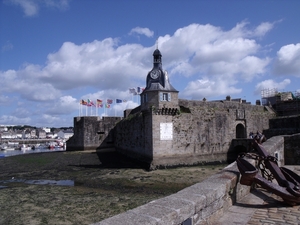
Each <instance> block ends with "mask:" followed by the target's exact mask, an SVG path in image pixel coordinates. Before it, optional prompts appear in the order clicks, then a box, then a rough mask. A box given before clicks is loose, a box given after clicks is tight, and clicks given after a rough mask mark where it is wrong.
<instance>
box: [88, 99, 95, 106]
mask: <svg viewBox="0 0 300 225" xmlns="http://www.w3.org/2000/svg"><path fill="white" fill-rule="evenodd" d="M87 106H95V104H94V102H93V101H91V100H89V99H88V104H87Z"/></svg>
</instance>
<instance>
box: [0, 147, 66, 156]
mask: <svg viewBox="0 0 300 225" xmlns="http://www.w3.org/2000/svg"><path fill="white" fill-rule="evenodd" d="M55 151H65V150H64V148H54V149H49V148H36V149H34V150H33V149H30V150H2V151H0V158H4V157H9V156H15V155H23V154H33V153H40V152H55Z"/></svg>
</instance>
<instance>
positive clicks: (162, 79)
mask: <svg viewBox="0 0 300 225" xmlns="http://www.w3.org/2000/svg"><path fill="white" fill-rule="evenodd" d="M149 108H151V109H152V110H153V111H157V110H158V111H160V110H166V109H168V110H171V109H173V110H172V111H173V112H174V111H175V110H176V109H177V110H178V91H177V90H176V89H175V88H174V87H173V86H172V85H171V84H170V81H169V77H168V73H167V71H164V70H163V68H162V55H161V53H160V51H159V50H158V49H156V50H155V51H154V52H153V68H152V70H151V71H150V72H148V75H147V78H146V88H145V90H144V91H143V92H142V93H141V109H142V110H147V109H149ZM177 110H176V111H177Z"/></svg>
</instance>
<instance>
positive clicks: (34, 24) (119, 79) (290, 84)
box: [0, 0, 300, 127]
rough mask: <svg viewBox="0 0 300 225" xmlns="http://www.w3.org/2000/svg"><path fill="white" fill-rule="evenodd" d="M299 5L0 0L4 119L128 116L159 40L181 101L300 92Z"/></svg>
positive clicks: (63, 121) (229, 0)
mask: <svg viewBox="0 0 300 225" xmlns="http://www.w3.org/2000/svg"><path fill="white" fill-rule="evenodd" d="M299 9H300V1H298V0H290V1H287V2H283V1H280V0H264V1H258V0H244V1H240V0H212V1H208V0H189V1H181V0H163V1H162V0H151V1H150V0H143V1H139V0H128V1H124V0H112V1H108V0H107V1H106V0H98V1H96V0H84V1H83V0H2V1H1V3H0V82H1V83H0V124H8V125H24V124H26V125H32V126H38V127H42V126H50V127H62V126H73V118H74V117H76V116H79V115H82V116H84V115H104V114H106V115H109V116H122V115H123V110H124V109H127V108H134V107H136V106H138V104H139V98H138V96H134V95H132V94H130V93H129V88H136V87H144V86H145V83H146V76H147V73H148V71H149V70H151V68H152V66H153V61H152V60H153V56H152V54H153V51H154V50H155V49H156V47H157V46H158V48H159V50H160V51H161V53H162V60H163V69H164V70H167V71H168V73H169V77H170V82H171V83H172V85H173V86H174V87H175V88H176V89H177V90H178V91H179V97H180V98H183V99H194V100H202V99H203V98H204V97H205V98H206V99H207V100H219V99H220V100H221V99H225V98H226V96H227V95H230V96H231V97H232V98H243V99H246V100H247V101H249V102H252V104H255V101H256V100H257V99H261V90H266V89H270V90H273V89H277V90H278V91H293V92H294V91H300V86H299V77H300V29H299V21H300V14H299ZM82 99H83V100H86V101H87V100H88V99H90V100H91V101H93V102H95V101H96V99H101V100H103V103H106V100H107V99H112V100H113V101H114V102H113V104H111V105H110V108H105V107H103V108H96V107H86V106H82V105H80V104H79V102H80V101H81V100H82ZM116 99H121V100H127V101H126V102H122V103H118V104H117V103H115V100H116Z"/></svg>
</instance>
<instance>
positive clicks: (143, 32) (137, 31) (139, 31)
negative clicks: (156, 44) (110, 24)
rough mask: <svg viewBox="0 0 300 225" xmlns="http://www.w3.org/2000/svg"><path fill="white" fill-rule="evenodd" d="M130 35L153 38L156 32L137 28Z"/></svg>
mask: <svg viewBox="0 0 300 225" xmlns="http://www.w3.org/2000/svg"><path fill="white" fill-rule="evenodd" d="M129 34H130V35H132V34H141V35H145V36H146V37H153V34H154V32H153V31H152V30H150V29H149V28H146V27H144V28H143V27H135V28H133V29H131V31H130V33H129Z"/></svg>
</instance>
